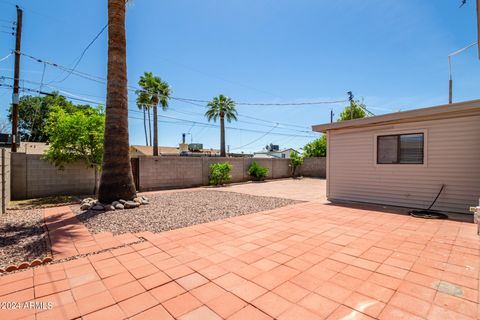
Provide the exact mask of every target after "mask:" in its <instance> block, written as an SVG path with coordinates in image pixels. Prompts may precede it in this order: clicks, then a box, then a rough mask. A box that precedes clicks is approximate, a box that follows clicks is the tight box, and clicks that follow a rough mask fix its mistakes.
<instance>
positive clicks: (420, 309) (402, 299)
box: [389, 292, 431, 318]
mask: <svg viewBox="0 0 480 320" xmlns="http://www.w3.org/2000/svg"><path fill="white" fill-rule="evenodd" d="M389 304H391V305H393V306H396V307H397V308H400V309H403V310H405V311H407V312H409V313H411V314H414V315H417V316H419V317H422V318H425V317H426V316H427V314H428V310H429V309H430V306H431V303H429V302H426V301H424V300H420V299H418V298H415V297H412V296H409V295H406V294H404V293H401V292H397V293H395V294H394V295H393V297H392V299H391V300H390V303H389Z"/></svg>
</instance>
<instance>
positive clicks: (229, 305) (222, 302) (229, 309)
mask: <svg viewBox="0 0 480 320" xmlns="http://www.w3.org/2000/svg"><path fill="white" fill-rule="evenodd" d="M206 305H207V306H208V307H209V308H210V309H212V310H213V311H214V312H215V313H217V314H218V315H220V316H221V317H222V318H227V317H229V316H231V315H232V314H234V313H235V312H237V311H239V310H240V309H242V308H243V307H245V306H246V305H247V303H246V302H245V301H243V300H242V299H240V298H239V297H237V296H235V295H234V294H232V293H230V292H225V293H223V294H221V295H220V296H218V297H216V298H214V299H212V300H210V301H208V302H207V303H206Z"/></svg>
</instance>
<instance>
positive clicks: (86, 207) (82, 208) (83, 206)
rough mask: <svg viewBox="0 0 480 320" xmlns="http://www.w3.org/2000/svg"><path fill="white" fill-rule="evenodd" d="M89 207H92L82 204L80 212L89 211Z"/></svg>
mask: <svg viewBox="0 0 480 320" xmlns="http://www.w3.org/2000/svg"><path fill="white" fill-rule="evenodd" d="M91 207H92V206H91V204H90V203H83V204H82V205H81V206H80V210H82V211H85V210H89V209H90V208H91Z"/></svg>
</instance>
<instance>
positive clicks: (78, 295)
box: [72, 281, 107, 301]
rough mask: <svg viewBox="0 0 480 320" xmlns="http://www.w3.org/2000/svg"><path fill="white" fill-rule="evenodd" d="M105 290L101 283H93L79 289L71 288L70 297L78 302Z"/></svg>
mask: <svg viewBox="0 0 480 320" xmlns="http://www.w3.org/2000/svg"><path fill="white" fill-rule="evenodd" d="M106 290H107V288H106V287H105V285H104V284H103V283H102V282H101V281H95V282H90V283H87V284H85V285H83V286H80V287H75V288H72V295H73V297H74V298H75V300H77V301H78V300H81V299H83V298H86V297H88V296H90V295H93V294H97V293H100V292H103V291H106Z"/></svg>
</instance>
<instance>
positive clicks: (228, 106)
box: [205, 94, 238, 157]
mask: <svg viewBox="0 0 480 320" xmlns="http://www.w3.org/2000/svg"><path fill="white" fill-rule="evenodd" d="M207 107H208V108H209V109H208V111H207V112H205V117H207V119H208V121H211V120H212V119H213V121H215V122H216V121H217V119H218V118H220V156H221V157H225V156H226V155H227V154H226V152H225V119H227V121H228V122H232V120H235V121H237V115H238V113H237V110H236V109H235V101H233V100H232V99H230V98H229V97H226V96H224V95H223V94H221V95H219V96H218V97H214V98H213V99H212V101H210V102H209V103H208V105H207Z"/></svg>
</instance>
